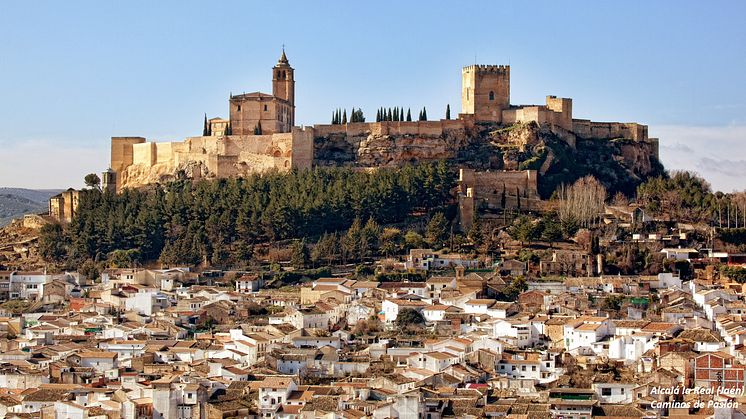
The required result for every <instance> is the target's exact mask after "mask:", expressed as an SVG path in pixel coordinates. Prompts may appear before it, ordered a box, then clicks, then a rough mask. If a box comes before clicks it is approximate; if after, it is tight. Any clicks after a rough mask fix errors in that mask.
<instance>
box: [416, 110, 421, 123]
mask: <svg viewBox="0 0 746 419" xmlns="http://www.w3.org/2000/svg"><path fill="white" fill-rule="evenodd" d="M417 120H418V121H422V111H420V114H419V115H418V116H417Z"/></svg>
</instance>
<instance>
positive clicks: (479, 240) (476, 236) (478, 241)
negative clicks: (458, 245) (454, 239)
mask: <svg viewBox="0 0 746 419" xmlns="http://www.w3.org/2000/svg"><path fill="white" fill-rule="evenodd" d="M467 237H469V240H471V242H472V243H474V246H475V247H479V246H481V245H482V244H483V243H484V232H483V231H482V222H481V220H480V219H479V217H478V216H477V214H476V212H475V213H474V220H473V221H472V223H471V228H470V229H469V232H468V233H467Z"/></svg>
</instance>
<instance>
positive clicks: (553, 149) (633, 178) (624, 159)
mask: <svg viewBox="0 0 746 419" xmlns="http://www.w3.org/2000/svg"><path fill="white" fill-rule="evenodd" d="M314 147H315V150H314V164H315V165H318V166H339V165H348V166H356V167H386V166H400V165H403V164H407V163H414V162H419V161H430V160H439V159H447V160H449V161H451V162H454V163H455V164H457V165H461V166H465V167H470V168H473V169H477V170H524V169H535V170H538V171H539V174H540V176H539V192H540V193H541V195H542V196H543V197H545V198H546V197H548V196H549V195H551V193H552V192H553V191H554V189H555V188H556V187H557V186H558V185H559V184H561V183H569V182H573V181H574V180H575V179H578V178H580V177H582V176H585V175H587V174H592V175H594V176H596V177H597V178H598V179H599V180H601V182H603V183H604V184H605V185H606V187H607V188H608V189H609V190H610V191H611V192H612V193H613V192H616V191H622V192H624V193H627V194H630V193H632V192H634V189H635V188H636V187H637V185H638V184H639V183H641V182H642V181H643V180H644V179H646V178H647V177H649V176H655V175H658V174H660V173H661V172H662V166H661V164H660V163H659V162H658V159H657V158H656V148H657V146H656V144H655V143H653V142H648V141H633V140H628V139H623V138H619V139H612V140H607V139H604V140H599V139H581V138H576V136H575V135H574V134H573V133H571V132H567V131H564V130H561V129H558V128H553V127H549V126H540V125H538V124H536V123H534V122H532V123H526V124H516V125H511V126H497V125H489V124H479V125H476V126H475V127H474V128H472V129H461V130H446V131H444V133H443V134H442V135H440V136H425V135H374V134H370V133H367V135H366V134H362V135H359V136H346V135H344V134H331V135H329V136H327V137H318V138H316V139H315V145H314Z"/></svg>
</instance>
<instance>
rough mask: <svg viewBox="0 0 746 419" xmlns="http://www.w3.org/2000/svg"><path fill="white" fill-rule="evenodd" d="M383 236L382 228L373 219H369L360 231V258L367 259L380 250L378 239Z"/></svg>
mask: <svg viewBox="0 0 746 419" xmlns="http://www.w3.org/2000/svg"><path fill="white" fill-rule="evenodd" d="M380 235H381V226H379V225H378V223H377V222H376V220H374V219H373V217H370V218H368V221H367V222H366V223H365V226H364V227H363V229H362V230H361V231H360V256H361V258H362V257H366V256H370V255H371V254H373V253H375V251H377V250H378V237H379V236H380Z"/></svg>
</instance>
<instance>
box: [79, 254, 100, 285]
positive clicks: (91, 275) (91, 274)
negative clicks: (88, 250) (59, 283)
mask: <svg viewBox="0 0 746 419" xmlns="http://www.w3.org/2000/svg"><path fill="white" fill-rule="evenodd" d="M78 273H80V274H81V275H83V276H85V277H86V279H88V280H90V281H96V280H97V279H98V277H99V275H101V271H100V270H99V268H98V266H97V265H96V262H94V261H93V260H91V259H87V260H86V261H85V262H83V263H82V264H81V265H80V267H79V268H78Z"/></svg>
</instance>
